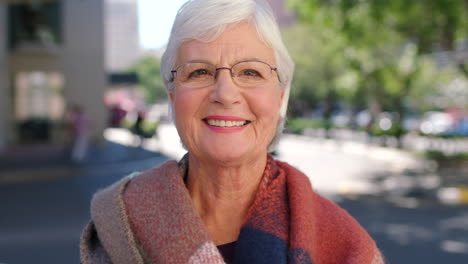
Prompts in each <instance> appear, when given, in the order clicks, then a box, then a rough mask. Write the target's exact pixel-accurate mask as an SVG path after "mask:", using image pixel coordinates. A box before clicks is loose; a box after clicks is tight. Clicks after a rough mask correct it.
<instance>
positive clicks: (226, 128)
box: [202, 115, 251, 133]
mask: <svg viewBox="0 0 468 264" xmlns="http://www.w3.org/2000/svg"><path fill="white" fill-rule="evenodd" d="M202 121H203V122H204V123H205V125H206V126H207V127H208V128H209V129H211V130H213V131H215V132H219V133H234V132H239V131H242V130H243V129H244V128H246V127H247V126H248V125H249V124H250V123H251V121H250V120H246V119H243V118H241V117H237V116H220V115H216V116H207V117H205V118H203V119H202Z"/></svg>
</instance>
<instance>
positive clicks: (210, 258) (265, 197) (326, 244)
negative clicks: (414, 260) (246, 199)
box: [124, 157, 383, 264]
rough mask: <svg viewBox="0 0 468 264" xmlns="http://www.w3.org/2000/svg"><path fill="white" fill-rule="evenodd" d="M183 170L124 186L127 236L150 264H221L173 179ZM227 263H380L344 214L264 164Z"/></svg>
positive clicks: (286, 172)
mask: <svg viewBox="0 0 468 264" xmlns="http://www.w3.org/2000/svg"><path fill="white" fill-rule="evenodd" d="M172 164H174V163H172ZM169 168H171V169H169ZM175 170H177V171H175ZM186 171H187V159H186V158H185V159H183V160H182V162H180V163H179V166H178V167H177V168H176V167H175V166H174V165H170V164H166V165H163V166H162V167H160V168H159V169H156V171H151V172H149V173H144V174H143V175H141V176H139V177H137V178H136V179H135V180H133V181H132V182H130V184H129V185H128V187H127V190H126V192H125V196H124V197H125V199H124V200H125V203H126V208H127V209H128V213H129V218H130V223H131V225H132V229H133V231H134V232H135V235H136V237H137V238H138V240H139V243H140V244H141V251H143V252H144V255H146V256H147V258H148V259H149V260H151V261H152V263H223V259H222V257H221V256H220V254H219V252H218V250H217V248H216V246H215V245H214V243H213V242H212V241H211V240H210V237H209V235H208V233H207V232H206V230H205V228H204V226H203V223H202V221H201V219H200V217H199V216H198V214H197V212H196V210H195V208H194V207H193V205H192V203H191V200H190V197H189V195H188V192H187V190H186V187H185V185H184V181H183V178H182V177H180V175H181V174H182V175H186ZM155 175H158V176H155ZM234 263H268V264H275V263H278V264H280V263H281V264H282V263H355V264H365V263H369V264H371V263H372V264H374V263H375V264H377V263H383V260H382V257H381V255H380V252H379V250H378V249H377V247H376V245H375V242H374V241H373V240H372V239H371V238H370V237H369V235H368V234H367V232H366V231H365V230H364V229H363V228H362V227H361V226H360V225H359V224H358V223H357V222H356V221H355V220H354V219H353V218H352V217H351V216H350V215H349V214H347V213H346V212H345V211H344V210H342V209H341V208H339V207H338V206H337V205H335V204H334V203H332V202H330V201H328V200H326V199H324V198H322V197H321V196H319V195H318V194H317V193H315V192H314V191H313V190H312V188H311V185H310V182H309V180H308V178H307V177H306V176H305V175H304V174H302V173H301V172H300V171H298V170H297V169H295V168H293V167H291V166H290V165H288V164H287V163H283V162H279V161H275V160H273V159H272V158H271V157H268V161H267V165H266V168H265V171H264V175H263V178H262V181H261V183H260V186H259V189H258V192H257V194H256V198H255V201H254V203H253V204H252V206H251V207H250V209H249V211H248V214H247V217H246V220H245V223H244V224H243V226H242V228H241V231H240V235H239V238H238V240H237V244H236V249H235V257H234Z"/></svg>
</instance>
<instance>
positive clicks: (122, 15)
mask: <svg viewBox="0 0 468 264" xmlns="http://www.w3.org/2000/svg"><path fill="white" fill-rule="evenodd" d="M183 2H184V1H181V0H177V1H164V3H163V1H154V0H61V1H60V0H0V209H1V211H2V213H1V216H0V263H2V264H17V263H79V245H78V242H79V235H80V233H81V230H82V228H83V227H84V225H85V224H86V223H87V221H88V220H89V202H90V200H91V197H92V194H93V193H94V192H95V191H97V190H98V189H100V188H103V187H105V186H107V185H109V184H110V183H112V182H114V181H116V180H118V179H119V178H121V177H123V176H125V175H126V174H128V173H130V172H132V171H135V170H137V171H142V170H145V169H147V168H150V167H153V166H156V165H158V164H159V163H161V162H163V161H165V160H167V159H179V158H180V157H181V156H182V155H183V154H184V153H185V151H184V149H183V148H182V147H181V144H180V140H179V138H178V136H177V132H176V130H175V128H174V126H173V125H172V123H171V122H170V120H169V119H170V118H169V116H168V111H167V110H168V106H167V100H166V93H165V90H164V87H163V84H162V80H161V77H160V74H159V62H160V55H161V54H162V52H163V51H164V49H165V44H166V41H167V38H168V36H169V32H170V28H171V26H172V22H173V19H174V16H175V14H176V12H177V10H178V8H179V7H180V6H181V5H182V4H183ZM269 2H270V4H271V5H272V7H273V10H274V12H275V13H276V16H277V19H278V22H279V24H280V26H281V30H282V34H283V37H284V40H285V43H286V45H287V47H288V49H289V51H290V53H291V55H292V57H293V59H294V61H295V63H296V71H295V77H294V81H293V84H292V90H291V97H290V102H289V109H288V120H287V122H286V128H285V134H284V136H283V138H282V141H281V142H280V144H279V146H278V148H277V150H276V151H275V152H274V153H273V155H275V156H276V157H277V158H278V159H280V160H285V161H287V162H289V163H291V164H292V165H294V166H296V167H298V168H300V169H301V170H303V171H304V172H305V173H306V174H307V175H308V176H309V177H310V178H311V181H312V184H313V186H314V188H315V189H316V190H317V191H318V192H319V193H321V194H323V195H325V196H327V197H329V198H330V199H333V200H334V201H336V202H337V203H339V204H340V205H341V206H342V207H344V208H345V209H346V210H348V212H350V213H351V214H352V215H353V216H354V217H356V218H357V219H358V220H359V222H360V223H361V224H362V225H363V226H364V227H365V228H366V229H367V230H368V231H369V232H370V233H371V235H372V236H373V237H374V238H375V240H376V241H377V244H378V245H379V247H380V248H381V250H382V252H383V254H384V256H385V257H386V259H387V262H388V263H415V262H417V263H419V262H421V263H422V262H424V263H468V205H467V203H468V15H467V14H468V1H465V0H426V1H404V0H392V1H375V0H360V1H358V0H335V1H323V0H269Z"/></svg>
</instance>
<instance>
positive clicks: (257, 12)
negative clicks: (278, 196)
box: [161, 0, 294, 150]
mask: <svg viewBox="0 0 468 264" xmlns="http://www.w3.org/2000/svg"><path fill="white" fill-rule="evenodd" d="M243 21H247V22H248V23H250V24H251V25H253V26H254V27H255V29H256V31H257V34H258V37H259V38H260V40H262V41H263V42H264V43H265V44H266V45H267V46H268V47H271V48H272V49H273V53H274V56H275V61H276V67H277V68H278V70H277V73H278V77H279V80H280V87H281V89H283V90H284V97H283V101H282V103H281V109H280V121H279V124H278V126H277V132H276V135H275V137H274V139H273V142H272V143H271V144H270V146H269V150H272V149H273V148H274V146H275V145H276V143H277V140H278V138H279V136H280V134H281V133H282V130H283V126H284V121H285V118H286V110H287V102H288V98H289V90H290V88H291V81H292V77H293V72H294V62H293V61H292V59H291V57H290V56H289V53H288V51H287V49H286V46H285V45H284V43H283V40H282V38H281V33H280V30H279V27H278V24H277V23H276V19H275V16H274V14H273V11H272V10H271V7H270V6H269V4H268V3H267V2H266V1H265V0H190V1H188V2H186V3H185V4H184V5H183V6H182V7H181V8H180V9H179V11H178V13H177V16H176V18H175V21H174V25H173V26H172V31H171V35H170V37H169V41H168V44H167V48H166V50H165V52H164V54H163V56H162V58H161V76H162V78H163V81H164V85H165V87H166V89H167V91H171V90H172V89H173V81H172V73H171V70H173V69H174V67H175V66H176V65H175V62H176V58H177V52H178V50H179V48H180V46H181V45H182V44H183V43H185V42H187V41H190V40H198V41H203V42H210V41H213V40H215V39H217V38H218V37H219V36H220V35H221V34H222V33H223V32H224V30H225V29H226V27H227V26H229V25H232V24H236V23H240V22H243ZM170 108H171V110H172V106H171V107H170Z"/></svg>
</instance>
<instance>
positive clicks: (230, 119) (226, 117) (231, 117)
mask: <svg viewBox="0 0 468 264" xmlns="http://www.w3.org/2000/svg"><path fill="white" fill-rule="evenodd" d="M203 119H204V120H207V119H211V120H225V121H249V120H247V119H244V118H241V117H238V116H221V115H213V116H206V117H205V118H203Z"/></svg>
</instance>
